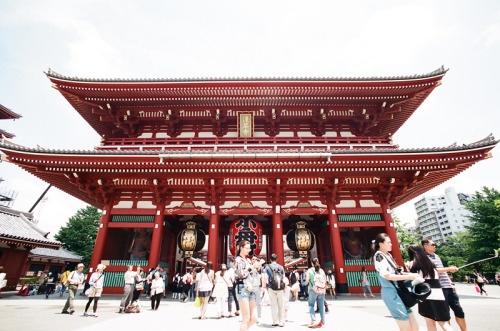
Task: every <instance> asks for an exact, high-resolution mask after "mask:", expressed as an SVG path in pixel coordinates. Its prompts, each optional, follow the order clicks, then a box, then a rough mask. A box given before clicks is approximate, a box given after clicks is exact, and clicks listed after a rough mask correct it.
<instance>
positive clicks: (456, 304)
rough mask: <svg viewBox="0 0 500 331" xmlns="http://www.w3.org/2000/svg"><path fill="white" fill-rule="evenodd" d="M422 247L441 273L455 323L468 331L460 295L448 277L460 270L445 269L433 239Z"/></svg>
mask: <svg viewBox="0 0 500 331" xmlns="http://www.w3.org/2000/svg"><path fill="white" fill-rule="evenodd" d="M421 244H422V247H423V248H424V250H425V253H426V255H427V257H428V258H429V259H430V260H431V261H432V262H433V263H434V265H435V266H436V269H437V271H438V273H439V284H440V285H441V289H442V290H443V294H444V299H445V300H446V303H447V304H448V307H449V308H451V310H453V313H454V314H455V321H456V322H457V324H458V326H459V327H460V330H462V331H467V323H466V322H465V313H464V310H463V309H462V306H461V305H460V299H459V298H458V294H457V292H456V291H455V289H454V288H453V285H452V283H451V280H450V278H449V277H448V274H447V272H452V273H455V272H457V271H458V268H457V267H455V266H451V267H447V268H445V267H444V265H443V261H441V258H440V257H439V256H438V255H437V254H436V244H435V243H434V241H433V240H431V239H424V240H422V242H421Z"/></svg>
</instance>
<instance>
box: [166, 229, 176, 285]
mask: <svg viewBox="0 0 500 331" xmlns="http://www.w3.org/2000/svg"><path fill="white" fill-rule="evenodd" d="M169 240H170V242H169V245H168V265H169V271H168V282H169V283H172V282H173V281H174V276H175V262H176V261H175V257H176V255H177V236H175V235H172V236H170V239H169Z"/></svg>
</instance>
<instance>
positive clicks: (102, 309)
mask: <svg viewBox="0 0 500 331" xmlns="http://www.w3.org/2000/svg"><path fill="white" fill-rule="evenodd" d="M457 290H458V292H459V294H460V297H461V303H462V306H463V307H464V310H465V313H466V320H467V323H468V326H469V330H471V331H481V330H500V322H499V320H498V318H499V317H500V286H497V285H487V286H486V290H487V291H488V294H489V296H488V297H485V296H480V295H478V294H477V293H476V292H475V290H474V286H473V285H467V284H458V285H457ZM66 297H67V296H66V295H64V297H63V298H61V297H59V294H54V295H51V296H50V298H49V299H45V296H44V295H37V296H30V297H18V296H15V295H12V294H11V293H2V299H1V300H0V330H3V331H8V330H50V331H58V330H94V331H95V330H110V331H111V330H132V329H137V328H140V329H152V330H239V318H238V317H233V318H223V319H220V320H218V319H216V318H214V316H215V315H216V307H215V305H213V304H210V305H209V307H208V310H207V316H208V317H209V319H207V320H203V321H201V320H199V319H197V318H196V317H197V316H198V315H199V309H198V308H195V307H194V305H193V302H188V303H180V302H178V301H177V300H172V299H170V297H171V295H168V298H167V299H165V300H163V301H162V302H161V304H160V308H159V309H158V311H151V310H149V309H148V308H149V300H147V299H146V298H144V297H141V300H142V303H143V306H144V310H143V312H142V313H140V314H118V313H117V312H118V306H119V302H120V296H119V295H103V297H102V298H101V300H100V301H99V308H98V314H99V317H84V316H82V313H83V310H84V307H85V304H86V301H87V298H86V297H84V296H79V295H78V296H77V298H76V301H75V307H76V312H75V314H73V315H63V314H61V309H62V307H63V305H64V303H65V300H66ZM328 303H329V306H330V313H328V314H327V315H326V326H325V329H329V330H331V329H335V330H349V331H354V330H367V331H376V330H384V331H388V330H397V327H396V323H395V322H394V321H393V320H392V318H390V317H389V316H388V315H389V312H388V310H387V308H386V307H385V306H384V304H383V302H382V300H381V299H380V296H379V295H377V297H376V298H375V299H364V298H362V297H361V296H355V295H343V296H339V299H337V300H333V299H328ZM415 311H416V309H415ZM416 316H417V320H418V323H419V325H420V329H421V330H425V322H424V320H423V318H422V317H421V316H419V315H418V313H416ZM318 319H319V314H318ZM308 323H309V313H308V306H307V303H306V302H304V301H298V302H290V310H289V314H288V322H287V323H286V325H285V327H284V328H283V329H286V330H306V329H307V324H308ZM452 326H453V327H454V329H455V330H459V328H458V326H457V325H456V323H455V321H454V320H453V322H452ZM272 328H273V327H272V326H271V311H270V307H269V306H263V307H262V318H261V319H260V323H259V324H258V325H256V326H254V327H252V328H251V330H266V329H272ZM277 329H282V328H277Z"/></svg>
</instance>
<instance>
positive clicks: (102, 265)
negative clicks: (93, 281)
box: [96, 263, 106, 270]
mask: <svg viewBox="0 0 500 331" xmlns="http://www.w3.org/2000/svg"><path fill="white" fill-rule="evenodd" d="M96 269H102V270H104V269H106V266H105V265H104V264H101V263H99V264H98V265H97V268H96Z"/></svg>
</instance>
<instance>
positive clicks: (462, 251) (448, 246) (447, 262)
mask: <svg viewBox="0 0 500 331" xmlns="http://www.w3.org/2000/svg"><path fill="white" fill-rule="evenodd" d="M471 251H472V248H471V236H470V233H469V232H457V233H455V235H453V236H448V237H446V241H444V242H443V243H441V244H438V245H437V247H436V254H437V255H439V257H440V258H441V260H442V261H443V265H444V266H456V267H460V266H463V265H465V264H467V263H469V262H472V260H471V257H470V253H471ZM469 273H470V272H469V271H468V270H467V268H465V269H460V270H459V271H457V272H456V273H455V274H454V275H453V276H454V279H455V280H462V279H463V278H464V276H465V275H466V274H469Z"/></svg>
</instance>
